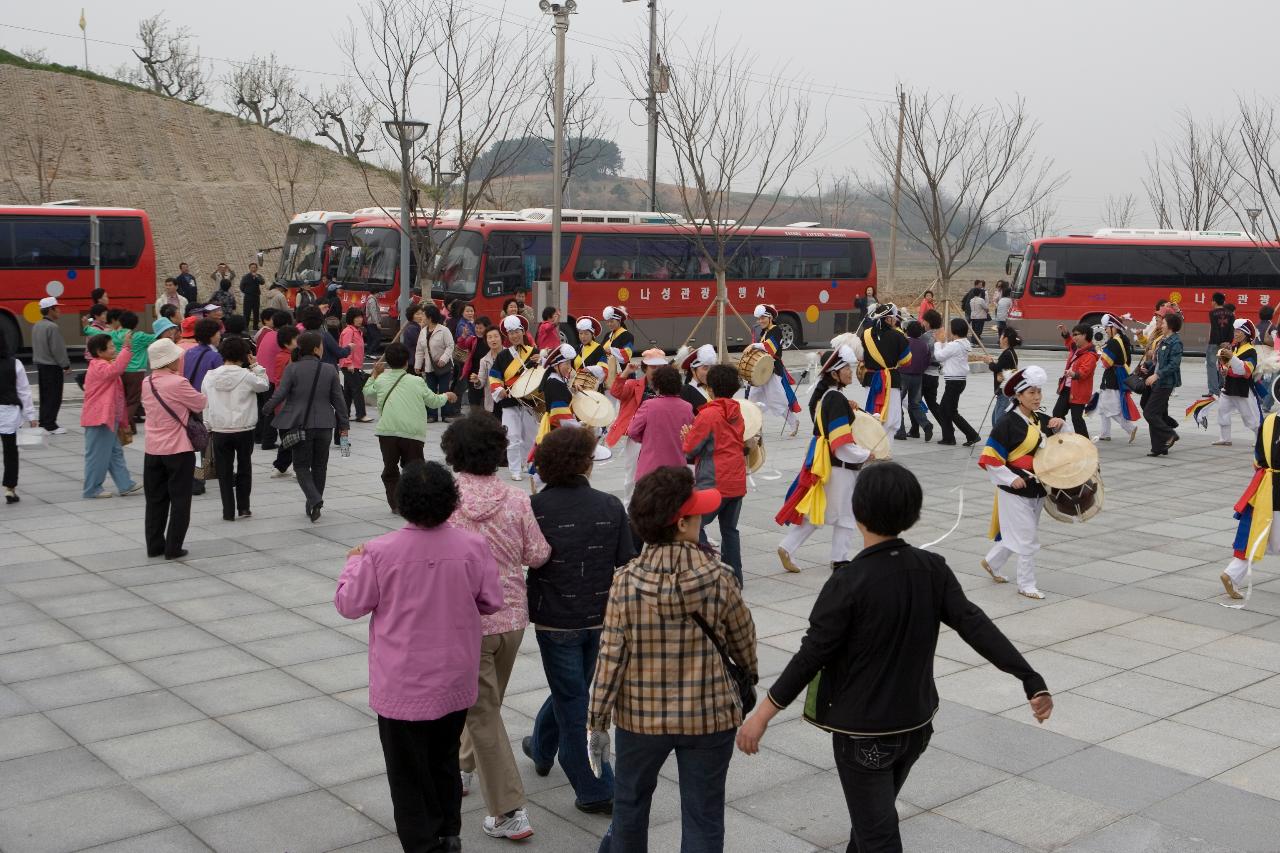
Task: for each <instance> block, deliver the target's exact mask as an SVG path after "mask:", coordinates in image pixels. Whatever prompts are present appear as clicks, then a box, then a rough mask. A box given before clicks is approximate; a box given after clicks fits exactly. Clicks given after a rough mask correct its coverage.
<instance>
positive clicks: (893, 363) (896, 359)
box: [841, 302, 911, 559]
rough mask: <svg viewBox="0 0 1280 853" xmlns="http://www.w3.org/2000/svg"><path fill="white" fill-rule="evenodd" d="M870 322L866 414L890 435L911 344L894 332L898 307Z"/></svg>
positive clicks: (897, 420)
mask: <svg viewBox="0 0 1280 853" xmlns="http://www.w3.org/2000/svg"><path fill="white" fill-rule="evenodd" d="M870 321H871V322H870V323H869V325H868V326H867V327H866V328H864V329H863V330H862V349H863V354H862V363H863V365H864V366H865V367H866V372H867V375H868V376H870V377H871V380H870V384H869V385H868V386H867V411H868V412H871V413H872V414H873V415H875V416H876V417H878V418H879V419H880V423H882V424H883V425H884V428H885V430H886V431H888V432H889V434H890V435H893V434H896V433H897V432H898V430H900V429H901V428H902V391H901V388H902V380H901V379H900V378H899V377H898V368H899V367H905V366H906V365H908V364H910V363H911V343H910V341H908V340H907V336H906V335H904V334H903V333H902V331H901V330H900V329H898V308H897V306H896V305H894V304H893V303H892V302H886V303H885V304H883V305H878V306H876V310H875V313H873V314H872V315H871V317H870ZM841 559H843V558H841Z"/></svg>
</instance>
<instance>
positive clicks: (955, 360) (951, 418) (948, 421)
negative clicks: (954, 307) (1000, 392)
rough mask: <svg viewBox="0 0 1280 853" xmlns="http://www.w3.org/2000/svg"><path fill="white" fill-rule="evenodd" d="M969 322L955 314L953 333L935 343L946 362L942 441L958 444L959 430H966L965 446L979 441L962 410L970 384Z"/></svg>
mask: <svg viewBox="0 0 1280 853" xmlns="http://www.w3.org/2000/svg"><path fill="white" fill-rule="evenodd" d="M970 350H971V347H970V345H969V324H968V323H966V322H965V321H964V320H962V319H960V318H959V317H952V318H951V334H950V335H949V340H948V341H947V342H946V343H945V344H942V343H938V344H934V345H933V357H934V358H936V359H937V360H938V362H939V364H941V365H942V381H943V391H942V403H941V408H942V420H941V421H940V422H939V424H938V425H939V426H940V427H942V439H941V440H940V441H939V442H938V444H946V445H954V444H955V443H956V430H957V429H959V430H960V431H961V432H962V433H964V446H965V447H972V446H973V445H975V444H977V443H978V439H979V438H980V436H979V435H978V431H977V430H976V429H974V428H973V427H971V426H970V425H969V422H968V421H966V420H965V419H964V416H963V415H961V414H960V395H961V394H963V393H964V389H965V386H966V385H968V384H969V352H970Z"/></svg>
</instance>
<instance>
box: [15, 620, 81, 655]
mask: <svg viewBox="0 0 1280 853" xmlns="http://www.w3.org/2000/svg"><path fill="white" fill-rule="evenodd" d="M79 639H81V638H80V637H78V636H76V635H75V634H74V633H72V632H71V631H69V630H68V629H67V628H65V627H63V626H62V625H61V624H59V623H58V622H55V621H54V620H52V619H44V620H42V621H40V622H25V623H23V624H21V625H12V626H10V627H8V628H5V629H4V630H3V631H0V655H5V654H11V653H13V652H25V651H26V650H27V649H40V648H44V647H46V646H56V645H60V644H63V643H74V642H76V641H77V640H79Z"/></svg>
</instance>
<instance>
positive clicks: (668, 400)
mask: <svg viewBox="0 0 1280 853" xmlns="http://www.w3.org/2000/svg"><path fill="white" fill-rule="evenodd" d="M680 385H681V382H680V372H679V371H678V370H676V369H675V368H674V367H670V366H667V367H659V368H658V369H657V370H655V371H654V372H653V390H654V391H656V392H657V394H658V396H656V397H650V398H649V399H648V400H645V401H644V402H643V403H641V404H640V408H639V409H637V410H636V416H635V417H634V418H632V419H631V426H630V428H629V429H628V430H627V438H629V439H631V440H632V441H635V442H638V443H639V444H640V458H639V459H638V460H637V461H636V482H639V481H640V478H641V477H643V476H644V475H645V474H648V473H649V472H650V471H652V470H654V469H655V468H661V467H663V466H664V465H675V466H681V465H685V464H687V463H686V460H685V457H684V447H683V443H682V439H681V435H680V433H681V431H682V430H683V429H684V428H685V427H686V426H688V425H689V424H692V423H693V407H692V406H690V405H689V401H688V400H686V399H684V398H683V397H681V396H680Z"/></svg>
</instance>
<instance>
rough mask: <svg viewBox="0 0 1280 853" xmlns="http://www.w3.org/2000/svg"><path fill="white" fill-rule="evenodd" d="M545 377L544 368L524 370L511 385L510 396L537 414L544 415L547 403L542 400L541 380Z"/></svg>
mask: <svg viewBox="0 0 1280 853" xmlns="http://www.w3.org/2000/svg"><path fill="white" fill-rule="evenodd" d="M546 375H547V369H546V368H545V367H527V368H525V369H524V370H522V371H521V372H520V375H519V376H517V377H516V381H515V382H513V383H512V384H511V396H512V397H513V398H515V399H516V400H519V401H520V402H521V403H523V404H524V405H526V406H528V407H529V408H530V409H533V411H535V412H537V413H538V414H540V415H541V414H543V413H545V412H546V410H547V401H546V400H544V399H543V398H542V380H543V378H544V377H545V376H546Z"/></svg>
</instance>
